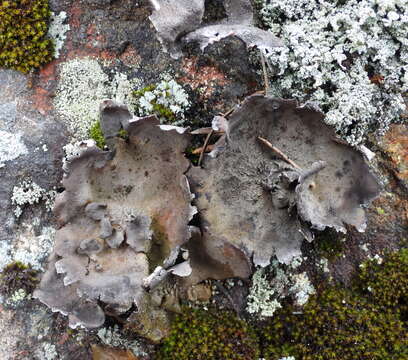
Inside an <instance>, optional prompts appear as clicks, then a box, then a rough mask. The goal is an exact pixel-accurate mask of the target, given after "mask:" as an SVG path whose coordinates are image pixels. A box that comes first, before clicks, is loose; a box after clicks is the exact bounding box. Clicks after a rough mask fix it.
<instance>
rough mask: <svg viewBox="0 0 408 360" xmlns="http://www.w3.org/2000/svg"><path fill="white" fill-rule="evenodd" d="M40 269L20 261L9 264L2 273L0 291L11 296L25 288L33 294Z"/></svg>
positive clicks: (28, 292)
mask: <svg viewBox="0 0 408 360" xmlns="http://www.w3.org/2000/svg"><path fill="white" fill-rule="evenodd" d="M37 274H38V271H36V270H33V269H32V268H31V267H30V266H27V265H24V264H22V263H21V262H19V261H16V262H13V263H11V264H9V265H7V266H6V267H5V268H4V270H3V271H2V273H1V275H0V293H2V294H4V295H6V296H11V295H12V294H13V293H15V292H16V291H17V290H20V289H24V291H25V292H26V293H27V294H31V293H32V292H33V290H34V288H35V286H36V284H37V282H38V281H39V280H38V278H37Z"/></svg>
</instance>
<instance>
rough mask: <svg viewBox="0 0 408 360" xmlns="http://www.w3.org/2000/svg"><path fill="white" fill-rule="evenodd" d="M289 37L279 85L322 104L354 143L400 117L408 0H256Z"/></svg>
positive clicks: (278, 62)
mask: <svg viewBox="0 0 408 360" xmlns="http://www.w3.org/2000/svg"><path fill="white" fill-rule="evenodd" d="M256 2H257V5H258V7H259V9H260V17H261V20H262V22H263V23H264V24H265V25H266V26H267V27H268V28H269V29H270V31H271V32H272V33H273V34H275V35H276V36H278V37H280V38H281V39H282V40H283V41H284V42H285V45H286V46H285V47H282V48H274V49H273V51H272V52H271V53H269V54H267V58H268V59H269V62H270V63H271V65H272V68H273V69H274V76H273V81H272V89H271V91H272V93H273V95H276V96H283V97H294V98H297V99H298V100H300V102H302V103H303V104H307V105H309V106H311V107H314V108H317V109H320V110H322V111H323V112H324V113H325V114H326V118H325V121H326V122H327V123H328V124H330V125H332V126H334V127H335V128H336V129H337V131H338V133H339V134H340V135H341V136H342V137H343V138H344V139H346V140H347V141H348V142H349V143H351V144H352V145H357V144H359V143H361V142H362V141H364V139H365V138H366V136H367V135H368V134H369V133H370V132H371V131H373V130H377V131H379V133H382V132H383V131H385V130H386V129H387V128H388V126H389V125H390V124H391V123H392V122H396V121H399V120H400V114H401V113H402V112H403V111H404V110H405V103H404V99H403V94H404V92H407V90H408V0H347V1H329V0H299V1H293V0H276V1H268V0H256Z"/></svg>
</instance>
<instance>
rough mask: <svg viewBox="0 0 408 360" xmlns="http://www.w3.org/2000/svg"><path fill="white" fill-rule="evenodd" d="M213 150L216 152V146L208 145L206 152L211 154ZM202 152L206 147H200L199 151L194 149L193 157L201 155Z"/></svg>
mask: <svg viewBox="0 0 408 360" xmlns="http://www.w3.org/2000/svg"><path fill="white" fill-rule="evenodd" d="M213 150H214V145H212V144H210V145H207V148H206V149H205V152H211V151H213ZM202 151H204V146H201V147H199V148H197V149H194V150H193V151H192V152H191V153H192V154H193V155H198V154H201V152H202Z"/></svg>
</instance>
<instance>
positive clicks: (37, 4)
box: [0, 0, 54, 73]
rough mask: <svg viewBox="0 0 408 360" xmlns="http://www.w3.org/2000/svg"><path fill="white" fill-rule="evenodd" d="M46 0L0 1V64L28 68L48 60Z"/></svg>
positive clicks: (49, 51) (25, 70)
mask: <svg viewBox="0 0 408 360" xmlns="http://www.w3.org/2000/svg"><path fill="white" fill-rule="evenodd" d="M50 15H51V12H50V8H49V4H48V0H7V1H0V67H6V68H10V69H14V70H18V71H21V72H24V73H26V72H29V71H30V70H32V69H35V68H38V67H40V66H41V65H43V64H46V63H47V62H49V61H51V59H52V56H53V48H54V46H53V43H52V40H51V39H49V38H47V32H48V25H49V18H50Z"/></svg>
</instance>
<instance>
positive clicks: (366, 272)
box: [358, 249, 408, 321]
mask: <svg viewBox="0 0 408 360" xmlns="http://www.w3.org/2000/svg"><path fill="white" fill-rule="evenodd" d="M358 282H359V283H360V285H361V287H363V289H364V291H365V292H366V295H367V297H369V298H371V300H372V301H373V302H375V304H377V306H379V307H381V308H383V309H390V310H392V311H393V312H394V313H398V314H399V315H400V316H401V318H402V319H403V320H404V321H408V249H402V250H400V251H399V252H395V253H389V254H387V255H386V256H385V259H384V260H383V262H382V263H381V264H379V263H378V262H377V261H375V260H371V261H368V262H366V263H364V264H363V266H362V270H361V274H360V276H359V278H358Z"/></svg>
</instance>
